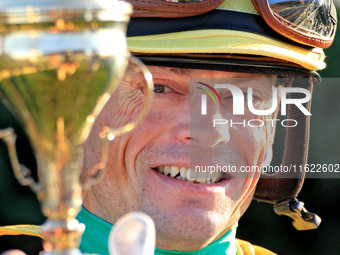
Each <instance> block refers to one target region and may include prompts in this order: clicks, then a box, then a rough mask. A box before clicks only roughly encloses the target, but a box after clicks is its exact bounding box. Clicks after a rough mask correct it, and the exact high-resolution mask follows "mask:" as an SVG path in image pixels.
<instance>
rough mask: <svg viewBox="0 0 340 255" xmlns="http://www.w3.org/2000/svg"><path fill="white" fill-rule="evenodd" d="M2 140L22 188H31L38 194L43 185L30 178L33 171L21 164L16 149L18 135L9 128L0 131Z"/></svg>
mask: <svg viewBox="0 0 340 255" xmlns="http://www.w3.org/2000/svg"><path fill="white" fill-rule="evenodd" d="M1 138H2V139H3V140H4V142H5V143H6V145H7V149H8V154H9V158H10V162H11V165H12V168H13V172H14V176H15V178H16V179H17V180H18V181H19V183H20V184H21V185H22V186H29V187H30V188H31V190H32V191H33V192H35V193H37V192H38V191H40V190H41V188H42V185H41V184H40V183H37V182H35V180H34V179H33V178H32V177H31V176H30V175H31V170H29V169H28V168H27V167H26V166H24V165H21V164H20V163H19V160H18V155H17V150H16V148H15V141H16V139H17V135H16V134H15V133H14V130H13V128H11V127H9V128H6V129H0V139H1Z"/></svg>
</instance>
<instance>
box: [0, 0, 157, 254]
mask: <svg viewBox="0 0 340 255" xmlns="http://www.w3.org/2000/svg"><path fill="white" fill-rule="evenodd" d="M131 12H132V8H131V6H130V5H129V4H127V3H124V2H118V1H114V0H112V1H106V0H81V1H80V0H75V1H66V0H45V1H44V0H34V1H25V0H16V1H13V0H8V1H1V5H0V38H1V40H0V45H1V52H0V98H1V99H2V101H3V103H4V104H5V105H6V106H7V107H8V108H9V109H10V110H11V111H12V112H13V113H14V114H15V115H16V116H17V118H18V119H19V120H20V121H21V123H22V124H23V127H24V129H25V131H26V133H27V134H28V136H29V138H30V142H31V144H32V147H33V150H34V153H35V155H36V158H37V163H38V176H39V179H40V183H35V182H34V180H33V179H32V178H31V177H29V170H28V169H27V168H25V167H24V166H22V165H20V164H19V162H18V160H17V157H16V151H15V135H14V134H13V131H12V129H10V128H9V129H5V130H0V138H1V137H2V138H4V140H5V141H6V144H7V146H8V149H9V155H10V159H11V163H12V166H13V170H14V172H15V175H16V177H17V179H18V180H19V181H20V183H21V184H23V185H28V186H30V187H31V189H32V190H33V191H35V192H36V193H37V196H38V199H39V200H40V202H41V207H42V211H43V213H44V215H45V216H46V217H47V218H48V220H47V221H46V222H45V224H44V225H43V230H42V234H43V236H44V239H45V241H44V245H43V247H44V250H45V251H44V253H48V254H50V253H51V254H52V253H53V254H55V253H58V254H60V252H61V251H62V253H72V254H73V253H74V254H75V253H77V254H79V253H80V251H79V249H78V247H79V243H80V239H81V234H82V232H83V231H84V226H83V225H82V224H79V222H78V221H77V220H76V219H75V217H76V215H77V213H78V212H79V210H80V207H81V204H82V188H81V185H80V182H79V175H80V170H81V167H82V152H83V143H84V141H85V140H86V138H87V137H88V135H89V132H90V130H91V127H92V125H93V122H94V121H95V119H96V116H97V115H98V114H99V112H100V110H101V109H102V108H103V106H104V105H105V103H106V102H107V100H108V99H109V97H110V95H111V94H112V93H113V91H114V89H115V88H116V87H117V86H118V85H119V83H120V81H121V79H122V77H123V75H124V72H125V69H126V67H127V64H128V62H129V57H130V53H129V51H128V50H127V45H126V38H125V31H126V27H127V23H128V21H129V18H130V14H131ZM134 61H137V62H138V60H134ZM137 64H138V63H137ZM143 72H144V73H146V71H143ZM146 79H147V83H148V84H147V86H148V91H149V92H150V91H151V89H152V85H151V81H150V80H151V75H150V74H149V76H148V77H147V78H146ZM151 94H152V93H149V95H151ZM147 106H148V103H146V106H145V107H144V112H143V114H141V116H139V117H138V119H137V120H136V121H137V122H138V121H140V120H141V118H142V117H143V115H145V112H146V108H147ZM135 124H136V123H133V125H132V124H129V125H126V126H125V127H120V129H119V130H120V131H121V132H125V131H128V130H130V129H132V128H133V126H134V125H135ZM108 130H109V131H110V132H111V133H110V135H111V136H112V134H114V132H113V130H112V129H108ZM98 135H99V134H98ZM106 135H107V133H105V132H102V133H101V134H100V136H101V137H102V138H105V137H106ZM105 140H106V139H105Z"/></svg>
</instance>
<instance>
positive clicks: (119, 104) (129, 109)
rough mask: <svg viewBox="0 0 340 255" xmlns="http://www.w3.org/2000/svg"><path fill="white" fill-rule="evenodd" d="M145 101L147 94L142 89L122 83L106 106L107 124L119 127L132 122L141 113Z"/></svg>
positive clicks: (115, 127) (111, 126)
mask: <svg viewBox="0 0 340 255" xmlns="http://www.w3.org/2000/svg"><path fill="white" fill-rule="evenodd" d="M144 103H145V96H144V94H143V92H142V91H141V89H139V88H135V87H131V86H128V85H120V86H119V87H118V89H117V91H116V92H115V93H114V94H113V95H112V96H111V98H110V100H109V101H108V103H107V105H106V106H105V108H106V116H105V123H107V124H106V125H107V126H109V127H110V128H114V129H117V128H120V127H123V126H125V125H127V124H129V123H132V122H133V121H134V120H136V118H137V117H138V115H139V114H140V112H141V109H142V107H143V105H144Z"/></svg>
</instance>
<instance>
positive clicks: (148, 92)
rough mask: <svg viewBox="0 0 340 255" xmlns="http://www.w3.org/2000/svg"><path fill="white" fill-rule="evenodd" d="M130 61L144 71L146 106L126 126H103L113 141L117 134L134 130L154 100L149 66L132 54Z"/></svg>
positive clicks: (108, 137)
mask: <svg viewBox="0 0 340 255" xmlns="http://www.w3.org/2000/svg"><path fill="white" fill-rule="evenodd" d="M129 62H132V63H134V64H136V65H137V66H138V67H139V68H140V70H141V71H142V73H143V75H144V79H145V81H146V90H145V92H146V101H145V104H144V107H143V109H142V110H141V113H140V114H139V116H138V117H137V118H136V119H135V120H133V121H132V122H131V123H129V124H126V125H125V126H124V127H120V128H117V129H114V128H110V127H104V128H103V132H105V133H106V137H107V139H108V140H110V141H112V140H113V139H114V138H115V137H116V136H120V135H122V134H123V133H125V132H128V131H130V130H132V129H133V128H134V127H136V126H137V125H138V124H139V123H140V122H142V120H143V119H144V117H145V116H146V114H147V113H148V111H149V108H150V105H151V101H152V98H153V88H154V87H153V80H152V74H151V73H150V71H149V70H148V68H147V67H146V66H145V65H144V64H143V62H142V61H140V60H139V59H138V58H136V57H134V56H130V58H129Z"/></svg>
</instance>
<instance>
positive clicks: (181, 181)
mask: <svg viewBox="0 0 340 255" xmlns="http://www.w3.org/2000/svg"><path fill="white" fill-rule="evenodd" d="M148 68H149V70H150V71H151V73H152V75H153V79H154V83H155V96H154V99H153V101H152V105H151V110H150V112H149V114H148V115H147V117H146V118H145V120H144V121H143V122H142V123H141V124H140V125H138V126H137V127H136V128H135V129H133V130H132V131H130V132H128V133H126V134H124V135H122V136H121V137H117V138H115V139H114V140H113V141H112V142H111V143H110V148H109V159H108V163H107V167H106V170H105V171H106V172H105V175H104V178H103V180H102V181H101V182H100V183H99V184H97V185H94V186H92V187H91V189H90V190H88V191H87V192H86V193H85V197H84V207H85V208H86V209H87V210H89V211H90V212H92V213H94V214H95V215H97V216H98V217H100V218H102V219H104V220H106V221H108V222H110V223H112V224H114V223H115V221H116V220H117V219H118V218H119V217H121V216H122V215H124V214H125V213H127V212H130V211H142V212H145V213H146V214H148V215H149V216H150V217H151V218H152V219H153V220H154V222H155V225H156V231H157V244H156V246H157V247H158V248H162V249H171V250H182V251H189V250H197V249H200V248H202V247H204V246H206V245H208V244H209V243H211V242H212V241H214V240H216V239H217V238H219V237H221V236H222V235H223V234H225V233H226V232H227V231H228V230H229V229H230V228H231V227H232V226H233V225H234V224H235V223H236V222H237V221H238V219H239V218H240V217H241V215H242V214H243V213H244V211H245V210H246V208H247V207H248V205H249V203H250V201H251V199H252V196H253V193H254V190H255V186H256V183H257V177H258V174H255V175H254V174H253V173H248V174H244V175H243V176H242V177H243V178H240V177H237V178H236V177H235V176H233V175H230V176H229V177H230V178H224V179H221V180H218V179H217V180H216V179H209V177H208V179H207V176H205V177H203V178H202V179H200V180H193V179H191V178H189V180H188V179H187V177H186V176H185V175H184V172H185V173H186V172H187V171H190V170H188V168H190V167H191V168H193V162H197V163H199V164H200V165H210V164H216V163H218V164H219V165H228V164H231V165H235V166H237V167H238V168H239V167H240V166H247V165H249V166H252V165H258V166H260V165H261V164H262V162H263V159H264V156H265V153H266V150H267V148H268V146H271V143H272V137H273V134H274V130H275V127H272V125H271V124H272V123H271V122H267V123H266V124H265V125H264V126H263V127H257V128H254V127H250V126H248V125H246V126H245V127H244V126H243V125H233V126H230V125H224V126H223V127H220V128H213V126H212V125H213V124H212V123H213V122H212V121H213V118H214V116H215V117H216V116H219V114H220V115H221V114H222V116H229V118H231V117H232V97H231V95H229V94H228V93H227V92H222V91H218V93H219V95H220V96H221V99H222V100H223V109H222V108H217V107H212V106H210V105H208V114H207V115H206V116H201V115H200V108H199V107H198V109H199V111H198V114H197V115H191V114H190V106H192V102H193V100H194V101H195V102H199V103H200V100H201V99H200V98H201V95H202V93H204V92H203V91H201V90H200V91H199V90H197V89H196V90H194V89H195V88H193V87H192V86H190V78H233V77H243V78H254V77H260V78H261V77H262V78H269V77H268V76H265V75H259V74H256V75H254V74H242V73H231V72H222V71H211V70H195V69H186V70H183V69H176V68H167V67H155V66H149V67H148ZM248 80H249V79H248ZM255 80H256V79H255ZM255 80H254V81H255ZM262 81H263V80H262ZM266 81H267V82H261V84H259V83H258V82H246V83H240V84H238V85H237V86H238V87H239V88H240V89H241V90H242V91H244V92H245V93H246V91H247V87H249V86H252V87H253V91H254V95H255V96H254V100H253V101H254V105H255V106H256V107H258V108H259V109H268V108H269V107H270V106H271V102H272V100H271V94H272V87H273V86H274V82H275V79H267V80H266ZM273 81H274V82H273ZM142 83H143V79H142V77H141V76H140V75H138V74H134V73H133V71H132V73H131V77H130V78H127V79H126V80H125V81H123V82H122V84H121V85H120V87H119V88H118V90H117V91H116V92H115V93H114V95H113V96H112V97H111V99H110V100H109V102H108V103H107V105H106V106H105V107H104V109H103V111H102V112H101V114H100V115H99V117H98V119H97V120H96V122H95V125H94V128H93V130H92V133H91V135H90V137H89V139H88V141H87V143H86V146H85V160H84V173H86V172H87V171H88V170H89V169H91V168H92V166H93V165H94V164H95V163H97V162H99V161H100V158H101V155H100V152H101V143H102V141H101V140H100V139H99V138H97V134H98V133H99V131H100V130H101V129H102V127H103V126H110V127H117V126H119V125H125V124H126V123H128V122H129V121H131V119H133V118H134V117H135V116H136V115H137V114H138V112H139V111H140V109H141V105H142V102H143V100H144V95H143V91H142V89H140V87H141V86H142ZM197 105H198V103H197ZM197 105H196V106H197ZM196 108H197V107H196ZM274 115H275V114H274ZM274 115H273V116H272V115H270V116H256V115H254V114H252V113H251V112H250V111H249V110H248V109H247V104H246V103H245V115H244V116H243V117H242V118H243V119H246V121H248V120H249V119H262V120H264V119H265V118H272V119H274V118H275V116H274ZM235 121H239V119H237V118H236V119H235ZM193 152H194V153H193ZM171 166H173V167H172V171H173V175H174V176H173V177H172V176H171V174H169V175H168V176H166V175H165V174H164V170H165V169H166V168H168V167H171ZM177 170H182V174H181V172H179V173H176V171H177ZM162 172H163V173H162ZM179 176H181V177H179ZM210 177H211V176H210ZM213 177H216V176H213ZM233 177H235V178H233ZM84 179H86V177H85V175H83V180H84ZM213 181H215V182H216V183H214V182H213Z"/></svg>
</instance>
